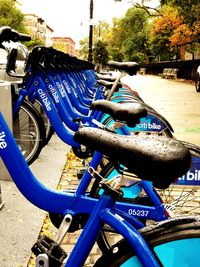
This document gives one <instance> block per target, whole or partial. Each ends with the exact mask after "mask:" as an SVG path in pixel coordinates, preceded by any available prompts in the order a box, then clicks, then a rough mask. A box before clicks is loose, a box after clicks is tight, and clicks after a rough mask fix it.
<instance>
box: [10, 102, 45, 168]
mask: <svg viewBox="0 0 200 267" xmlns="http://www.w3.org/2000/svg"><path fill="white" fill-rule="evenodd" d="M13 135H14V137H15V140H16V142H17V144H18V145H19V147H20V149H21V152H22V154H23V156H24V158H25V159H26V162H27V163H28V165H30V164H31V163H33V162H34V161H35V160H36V158H37V157H38V156H39V154H40V152H41V150H42V148H43V144H44V140H45V137H46V135H45V127H44V122H43V120H42V118H41V117H40V115H39V114H38V112H37V110H35V109H34V107H33V106H32V105H31V104H30V103H29V102H28V101H24V102H23V103H22V105H21V106H20V109H19V112H18V114H17V115H16V116H15V118H14V121H13Z"/></svg>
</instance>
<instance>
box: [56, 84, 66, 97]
mask: <svg viewBox="0 0 200 267" xmlns="http://www.w3.org/2000/svg"><path fill="white" fill-rule="evenodd" d="M56 85H57V87H58V89H59V92H60V94H61V96H62V97H65V90H64V87H63V86H62V84H60V83H59V82H56Z"/></svg>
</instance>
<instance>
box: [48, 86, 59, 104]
mask: <svg viewBox="0 0 200 267" xmlns="http://www.w3.org/2000/svg"><path fill="white" fill-rule="evenodd" d="M48 88H49V90H50V92H51V94H52V96H53V98H54V100H55V102H56V103H59V97H58V94H57V92H56V90H55V88H54V87H53V86H52V85H51V84H50V85H49V86H48Z"/></svg>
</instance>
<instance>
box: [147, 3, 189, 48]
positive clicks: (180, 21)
mask: <svg viewBox="0 0 200 267" xmlns="http://www.w3.org/2000/svg"><path fill="white" fill-rule="evenodd" d="M157 35H161V36H165V38H167V39H168V43H167V44H166V45H167V46H170V47H171V48H173V47H175V46H182V45H186V44H188V43H191V42H192V40H193V36H194V34H193V32H192V31H191V30H190V29H189V27H188V26H187V25H186V24H185V23H184V17H183V16H180V15H179V14H178V11H177V9H175V8H174V7H171V6H166V7H165V8H163V10H162V13H161V17H159V18H157V19H155V20H154V22H153V28H152V36H154V37H157Z"/></svg>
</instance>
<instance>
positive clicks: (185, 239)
mask: <svg viewBox="0 0 200 267" xmlns="http://www.w3.org/2000/svg"><path fill="white" fill-rule="evenodd" d="M140 232H141V234H142V236H143V238H144V239H145V240H146V242H147V244H148V245H149V247H150V249H151V250H152V252H153V253H154V255H155V256H156V258H157V259H158V261H159V264H160V266H164V267H186V266H187V267H194V266H200V257H199V247H200V222H199V217H196V218H195V217H188V218H177V219H173V220H168V221H165V222H161V223H158V224H157V225H153V226H152V225H151V226H150V227H148V226H147V227H145V228H143V229H142V230H141V231H140ZM94 266H95V267H99V266H105V267H116V266H118V267H119V266H121V267H133V266H134V267H142V266H143V265H142V263H141V262H140V260H139V258H138V257H137V256H136V255H135V253H134V252H133V250H132V249H131V247H130V245H129V244H128V242H127V241H126V240H125V239H122V240H120V241H119V242H118V243H117V244H115V245H114V246H113V247H112V248H111V249H110V250H109V251H108V252H107V253H105V254H103V255H102V256H101V257H100V258H99V259H98V260H97V262H96V263H95V265H94Z"/></svg>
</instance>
